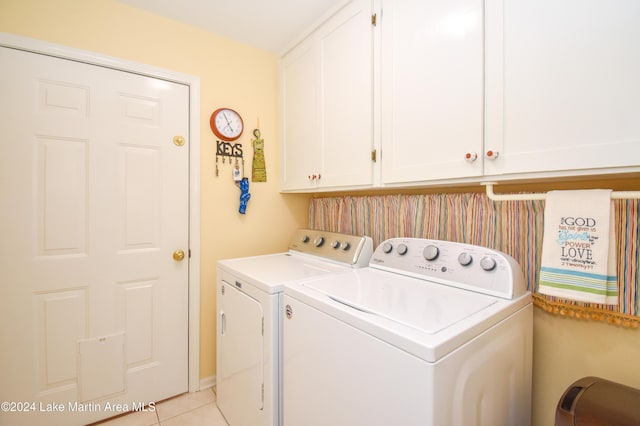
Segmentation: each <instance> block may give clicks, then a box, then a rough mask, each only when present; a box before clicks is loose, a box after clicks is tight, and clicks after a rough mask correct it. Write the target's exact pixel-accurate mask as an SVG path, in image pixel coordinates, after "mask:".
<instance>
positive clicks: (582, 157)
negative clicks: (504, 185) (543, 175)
mask: <svg viewBox="0 0 640 426" xmlns="http://www.w3.org/2000/svg"><path fill="white" fill-rule="evenodd" d="M486 7H487V11H486V15H487V18H486V19H487V22H486V75H487V82H486V83H487V89H486V90H487V92H486V96H487V105H486V120H487V121H486V123H487V127H486V140H485V145H486V149H488V150H492V151H497V152H499V155H498V157H497V158H496V159H495V160H494V161H485V173H486V174H503V173H523V172H524V173H526V172H554V171H555V172H559V171H570V172H572V173H575V172H577V171H579V170H581V169H582V170H586V169H591V170H592V171H593V170H597V169H602V168H621V167H626V166H638V165H639V164H640V119H639V117H640V78H639V76H640V24H639V23H640V2H638V1H637V0H612V1H600V0H563V1H561V2H558V1H555V0H535V1H534V0H488V1H487V6H486ZM610 170H611V169H610ZM612 170H613V171H615V170H616V169H612ZM618 170H619V169H618Z"/></svg>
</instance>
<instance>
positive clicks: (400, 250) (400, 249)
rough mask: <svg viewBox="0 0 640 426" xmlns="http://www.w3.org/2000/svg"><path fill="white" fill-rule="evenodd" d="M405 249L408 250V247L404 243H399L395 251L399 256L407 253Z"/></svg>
mask: <svg viewBox="0 0 640 426" xmlns="http://www.w3.org/2000/svg"><path fill="white" fill-rule="evenodd" d="M407 250H409V249H408V248H407V245H406V244H400V245H398V248H397V249H396V252H397V253H398V254H399V255H400V256H404V255H405V254H407Z"/></svg>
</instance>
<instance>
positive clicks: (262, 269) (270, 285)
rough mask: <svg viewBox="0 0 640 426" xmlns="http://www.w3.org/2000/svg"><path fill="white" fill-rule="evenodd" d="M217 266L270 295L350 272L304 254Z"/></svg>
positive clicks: (222, 262)
mask: <svg viewBox="0 0 640 426" xmlns="http://www.w3.org/2000/svg"><path fill="white" fill-rule="evenodd" d="M218 266H219V267H220V268H222V269H223V270H225V271H227V272H230V273H232V274H233V275H235V276H237V277H239V278H242V279H244V280H247V281H248V282H249V283H250V284H251V285H253V286H255V287H258V288H260V289H261V290H262V291H266V292H268V293H278V292H281V291H282V290H283V285H284V284H285V283H287V282H289V281H294V280H299V279H303V278H311V277H315V276H318V275H323V274H328V273H331V272H338V271H344V270H345V269H348V267H346V266H342V265H339V264H336V263H331V262H328V261H324V260H319V259H318V258H315V257H312V256H306V255H303V254H292V253H290V252H287V253H276V254H267V255H261V256H252V257H241V258H236V259H226V260H220V261H218Z"/></svg>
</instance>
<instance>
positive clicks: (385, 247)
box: [382, 243, 393, 254]
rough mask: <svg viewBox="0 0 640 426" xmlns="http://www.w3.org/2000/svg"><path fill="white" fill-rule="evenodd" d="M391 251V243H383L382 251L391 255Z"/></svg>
mask: <svg viewBox="0 0 640 426" xmlns="http://www.w3.org/2000/svg"><path fill="white" fill-rule="evenodd" d="M391 250H393V245H392V244H391V243H384V244H383V245H382V251H383V252H385V253H387V254H389V253H391Z"/></svg>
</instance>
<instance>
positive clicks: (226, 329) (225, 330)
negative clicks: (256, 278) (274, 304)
mask: <svg viewBox="0 0 640 426" xmlns="http://www.w3.org/2000/svg"><path fill="white" fill-rule="evenodd" d="M217 305H218V327H217V330H218V331H217V334H218V336H217V337H218V340H217V345H218V349H217V372H216V375H217V401H218V407H219V408H220V411H221V412H222V414H223V415H224V417H225V418H226V419H227V422H229V424H233V425H242V424H246V425H248V424H257V423H258V419H259V415H260V411H261V410H262V409H263V407H264V350H263V348H264V344H263V338H264V337H263V325H262V324H263V318H264V313H263V309H262V305H261V304H260V303H259V302H258V301H257V300H255V299H254V298H252V297H251V296H249V295H247V294H246V293H243V292H242V291H241V290H239V289H237V288H235V286H234V285H232V284H229V283H227V282H224V281H221V282H219V283H218V304H217Z"/></svg>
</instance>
